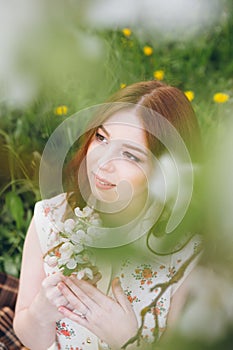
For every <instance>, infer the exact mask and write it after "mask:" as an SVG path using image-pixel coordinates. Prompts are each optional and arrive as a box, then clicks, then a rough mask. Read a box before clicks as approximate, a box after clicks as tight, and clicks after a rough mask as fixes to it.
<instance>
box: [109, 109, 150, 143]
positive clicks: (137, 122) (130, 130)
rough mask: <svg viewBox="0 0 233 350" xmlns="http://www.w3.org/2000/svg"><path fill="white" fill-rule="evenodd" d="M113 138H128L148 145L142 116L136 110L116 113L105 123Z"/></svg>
mask: <svg viewBox="0 0 233 350" xmlns="http://www.w3.org/2000/svg"><path fill="white" fill-rule="evenodd" d="M103 126H104V128H105V129H106V130H107V131H108V133H109V134H110V136H111V138H112V139H121V140H128V141H132V142H135V143H139V144H143V145H144V146H147V139H146V133H145V130H144V126H143V122H142V120H141V118H140V117H139V116H138V115H137V114H136V112H135V111H134V110H121V111H118V112H116V113H114V114H113V115H112V116H111V117H109V118H108V119H107V120H106V121H105V122H104V123H103Z"/></svg>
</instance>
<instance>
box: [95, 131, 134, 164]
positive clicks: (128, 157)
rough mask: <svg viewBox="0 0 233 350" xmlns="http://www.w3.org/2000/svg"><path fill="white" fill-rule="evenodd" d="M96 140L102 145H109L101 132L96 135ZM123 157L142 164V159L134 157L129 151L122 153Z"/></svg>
mask: <svg viewBox="0 0 233 350" xmlns="http://www.w3.org/2000/svg"><path fill="white" fill-rule="evenodd" d="M95 138H96V140H97V141H98V142H100V143H105V144H108V139H107V138H106V137H105V136H104V135H102V134H100V133H99V132H96V133H95ZM122 155H123V156H125V157H126V158H127V159H129V160H131V161H133V162H136V163H140V162H141V159H139V158H138V157H136V156H135V155H133V154H132V153H130V152H128V151H124V152H122Z"/></svg>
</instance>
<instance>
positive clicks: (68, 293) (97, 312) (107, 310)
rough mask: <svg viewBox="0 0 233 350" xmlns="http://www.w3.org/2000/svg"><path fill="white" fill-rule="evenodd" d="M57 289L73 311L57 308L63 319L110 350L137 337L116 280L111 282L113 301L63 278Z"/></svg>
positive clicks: (134, 321)
mask: <svg viewBox="0 0 233 350" xmlns="http://www.w3.org/2000/svg"><path fill="white" fill-rule="evenodd" d="M58 288H59V290H60V291H61V292H62V294H63V295H64V297H65V298H66V299H67V300H68V302H69V304H70V305H72V308H73V309H74V310H73V311H72V310H69V308H68V307H64V306H61V307H59V308H58V310H59V311H60V312H61V313H62V314H63V316H64V317H68V318H70V319H71V320H73V321H75V322H77V323H78V324H80V325H81V326H84V327H86V328H87V329H89V330H90V331H91V332H92V333H94V334H95V335H96V336H98V337H99V338H100V339H101V340H103V341H105V342H106V343H107V344H109V345H110V346H111V347H112V348H113V349H115V348H116V349H120V348H121V346H122V345H124V343H125V342H126V341H127V340H128V339H129V338H131V337H132V336H134V335H135V334H136V332H137V329H138V322H137V319H136V316H135V313H134V311H133V309H132V306H131V304H130V302H129V300H128V298H127V297H126V295H125V294H124V292H123V290H122V288H121V285H120V282H119V279H118V278H115V279H114V280H113V282H112V291H113V295H114V297H115V299H113V298H111V297H108V296H106V295H105V294H104V293H102V292H101V291H100V290H98V289H97V288H96V287H94V286H93V285H91V284H90V283H88V282H86V281H83V280H77V278H75V277H69V278H65V279H64V280H63V282H61V283H59V284H58Z"/></svg>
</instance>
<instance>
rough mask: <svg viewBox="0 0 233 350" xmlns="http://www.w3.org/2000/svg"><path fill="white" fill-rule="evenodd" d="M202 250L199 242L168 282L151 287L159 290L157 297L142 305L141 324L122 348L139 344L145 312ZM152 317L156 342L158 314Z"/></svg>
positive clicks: (175, 281) (177, 279) (157, 336)
mask: <svg viewBox="0 0 233 350" xmlns="http://www.w3.org/2000/svg"><path fill="white" fill-rule="evenodd" d="M201 250H202V244H199V245H198V246H197V247H196V249H195V252H194V253H193V254H192V255H191V257H190V258H189V259H187V260H186V261H185V262H184V264H183V265H182V266H181V267H180V268H179V270H178V271H177V272H176V273H175V274H174V276H173V277H172V278H171V279H170V280H169V281H168V282H164V283H159V284H156V285H154V286H153V287H152V288H151V290H150V291H151V292H152V291H153V290H154V289H157V288H159V289H160V292H159V294H158V295H157V297H156V298H155V299H154V300H153V301H152V302H151V303H150V304H149V305H147V306H146V307H144V308H143V309H142V310H141V325H140V327H139V329H138V331H137V333H136V334H135V336H133V337H132V338H130V339H129V340H128V341H127V342H126V343H125V344H124V345H123V346H122V349H126V348H127V346H128V345H130V344H133V343H134V342H137V346H139V345H140V340H141V338H142V331H143V327H144V323H145V317H146V314H147V313H148V312H149V311H150V310H151V309H152V308H154V307H156V305H157V302H158V301H159V299H160V298H161V297H162V295H163V294H164V293H165V292H166V290H167V289H168V288H169V287H170V286H171V285H173V284H175V283H177V282H178V281H179V280H180V279H181V278H182V277H183V276H184V273H185V270H186V269H187V267H188V266H189V264H190V263H191V262H192V261H193V260H194V259H195V258H196V257H197V256H198V255H199V253H200V252H201ZM154 319H155V328H154V333H153V335H154V342H156V341H157V340H158V338H159V322H158V315H157V314H156V313H155V314H154Z"/></svg>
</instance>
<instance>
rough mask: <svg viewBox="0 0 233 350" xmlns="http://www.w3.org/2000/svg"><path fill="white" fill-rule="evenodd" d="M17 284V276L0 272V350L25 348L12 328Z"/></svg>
mask: <svg viewBox="0 0 233 350" xmlns="http://www.w3.org/2000/svg"><path fill="white" fill-rule="evenodd" d="M18 285H19V280H18V279H17V278H15V277H13V276H9V275H7V274H5V273H0V350H21V349H26V348H25V347H23V345H22V344H21V343H20V341H19V339H18V338H17V337H16V335H15V333H14V330H13V318H14V309H15V302H16V298H17V292H18Z"/></svg>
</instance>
